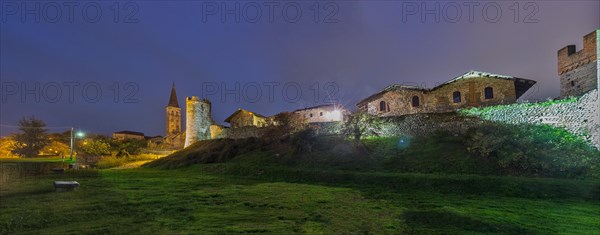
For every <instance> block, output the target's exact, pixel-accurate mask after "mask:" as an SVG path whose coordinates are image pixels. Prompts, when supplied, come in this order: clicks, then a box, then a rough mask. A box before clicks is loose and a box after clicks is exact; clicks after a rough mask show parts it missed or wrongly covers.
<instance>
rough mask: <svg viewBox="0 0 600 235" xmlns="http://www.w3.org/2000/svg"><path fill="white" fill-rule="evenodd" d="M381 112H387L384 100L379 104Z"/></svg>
mask: <svg viewBox="0 0 600 235" xmlns="http://www.w3.org/2000/svg"><path fill="white" fill-rule="evenodd" d="M379 111H380V112H387V104H386V103H385V101H383V100H382V101H381V102H379Z"/></svg>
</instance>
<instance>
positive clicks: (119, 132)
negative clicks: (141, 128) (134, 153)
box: [113, 131, 144, 136]
mask: <svg viewBox="0 0 600 235" xmlns="http://www.w3.org/2000/svg"><path fill="white" fill-rule="evenodd" d="M113 134H126V135H139V136H144V133H142V132H136V131H118V132H113Z"/></svg>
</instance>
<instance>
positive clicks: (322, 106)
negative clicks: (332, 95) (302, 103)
mask: <svg viewBox="0 0 600 235" xmlns="http://www.w3.org/2000/svg"><path fill="white" fill-rule="evenodd" d="M325 107H333V108H339V109H345V108H344V106H343V105H341V104H339V103H332V104H321V105H317V106H312V107H306V108H301V109H296V110H294V111H292V112H298V111H304V110H309V109H317V108H325Z"/></svg>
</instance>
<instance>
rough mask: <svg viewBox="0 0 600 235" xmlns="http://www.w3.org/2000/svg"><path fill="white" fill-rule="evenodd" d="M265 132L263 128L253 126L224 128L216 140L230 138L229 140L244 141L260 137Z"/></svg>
mask: <svg viewBox="0 0 600 235" xmlns="http://www.w3.org/2000/svg"><path fill="white" fill-rule="evenodd" d="M264 131H265V128H259V127H255V126H244V127H237V128H225V129H223V131H221V133H219V134H218V135H217V137H216V138H217V139H221V138H230V139H244V138H250V137H257V138H258V137H261V136H262V135H263V133H264Z"/></svg>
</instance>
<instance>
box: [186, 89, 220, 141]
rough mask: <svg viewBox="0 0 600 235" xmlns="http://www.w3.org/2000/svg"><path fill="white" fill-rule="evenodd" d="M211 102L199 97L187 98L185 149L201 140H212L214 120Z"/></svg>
mask: <svg viewBox="0 0 600 235" xmlns="http://www.w3.org/2000/svg"><path fill="white" fill-rule="evenodd" d="M210 106H211V104H210V101H208V100H206V99H202V100H201V99H200V98H198V97H197V96H192V97H186V99H185V108H186V130H185V131H186V136H185V147H187V146H190V145H191V144H193V143H196V142H198V141H200V140H208V139H211V130H210V126H211V125H213V120H212V117H211V114H210Z"/></svg>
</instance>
